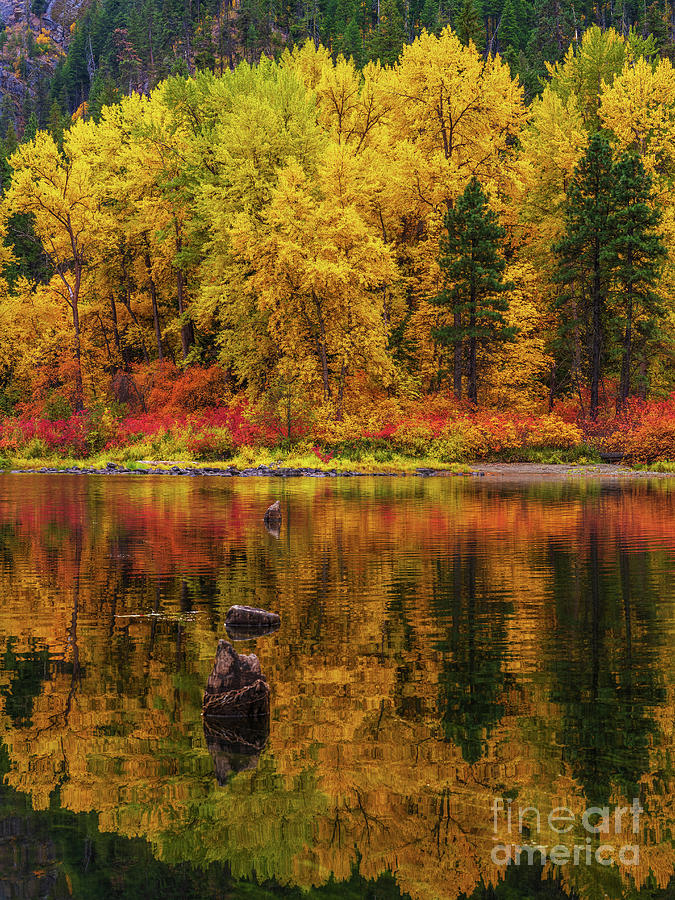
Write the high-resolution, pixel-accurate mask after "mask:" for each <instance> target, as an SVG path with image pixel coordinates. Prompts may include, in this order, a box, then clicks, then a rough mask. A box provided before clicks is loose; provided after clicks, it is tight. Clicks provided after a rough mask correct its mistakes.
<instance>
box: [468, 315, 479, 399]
mask: <svg viewBox="0 0 675 900" xmlns="http://www.w3.org/2000/svg"><path fill="white" fill-rule="evenodd" d="M469 322H470V323H471V326H472V327H474V326H475V324H476V317H475V315H473V314H472V315H471V317H470V318H469ZM467 396H468V398H469V400H470V401H471V402H472V403H475V404H478V377H477V373H476V338H475V336H474V335H473V334H472V335H471V337H470V338H469V390H468V391H467Z"/></svg>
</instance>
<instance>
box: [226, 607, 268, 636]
mask: <svg viewBox="0 0 675 900" xmlns="http://www.w3.org/2000/svg"><path fill="white" fill-rule="evenodd" d="M280 625H281V616H280V615H279V613H275V612H268V611H267V610H266V609H258V608H257V607H256V606H238V605H237V606H231V607H230V608H229V610H228V611H227V616H226V617H225V627H226V628H227V630H228V631H230V630H233V629H234V630H236V629H239V630H244V631H250V632H251V633H252V634H253V633H255V634H257V635H260V634H267V633H268V632H269V631H276V630H277V629H278V628H279V626H280Z"/></svg>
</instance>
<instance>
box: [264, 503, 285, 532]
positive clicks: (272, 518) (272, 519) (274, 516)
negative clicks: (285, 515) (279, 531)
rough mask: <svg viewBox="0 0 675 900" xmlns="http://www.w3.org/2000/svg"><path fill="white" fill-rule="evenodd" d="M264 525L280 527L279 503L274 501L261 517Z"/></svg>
mask: <svg viewBox="0 0 675 900" xmlns="http://www.w3.org/2000/svg"><path fill="white" fill-rule="evenodd" d="M263 522H264V523H265V525H276V526H279V525H281V503H280V502H279V501H278V500H275V501H274V503H273V504H272V505H271V506H270V507H269V509H268V510H267V511H266V512H265V515H264V516H263Z"/></svg>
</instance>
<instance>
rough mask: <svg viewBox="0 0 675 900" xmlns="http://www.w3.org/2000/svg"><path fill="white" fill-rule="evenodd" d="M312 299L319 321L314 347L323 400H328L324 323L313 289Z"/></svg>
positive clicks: (329, 394) (329, 391)
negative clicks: (318, 335) (318, 364)
mask: <svg viewBox="0 0 675 900" xmlns="http://www.w3.org/2000/svg"><path fill="white" fill-rule="evenodd" d="M312 301H313V303H314V308H315V309H316V315H317V319H318V323H319V334H320V337H317V338H316V348H317V352H318V356H319V361H320V363H321V377H322V379H323V399H324V401H325V400H330V398H331V390H330V378H329V369H328V352H327V351H326V323H325V321H324V318H323V312H322V311H321V304H320V302H319V300H318V298H317V296H316V294H315V293H314V291H312Z"/></svg>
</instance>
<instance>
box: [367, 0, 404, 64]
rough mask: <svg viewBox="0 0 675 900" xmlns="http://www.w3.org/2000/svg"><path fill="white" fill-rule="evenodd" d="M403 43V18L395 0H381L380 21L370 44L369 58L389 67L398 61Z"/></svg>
mask: <svg viewBox="0 0 675 900" xmlns="http://www.w3.org/2000/svg"><path fill="white" fill-rule="evenodd" d="M404 43H405V31H404V30H403V16H402V15H401V10H400V9H399V6H398V3H397V0H382V2H381V3H380V21H379V22H378V25H377V28H376V29H375V31H374V33H373V37H372V39H371V42H370V58H371V59H379V61H380V62H381V63H382V64H383V65H389V66H391V65H393V64H394V63H395V62H396V60H397V59H398V57H399V55H400V53H401V49H402V48H403V44H404Z"/></svg>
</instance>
